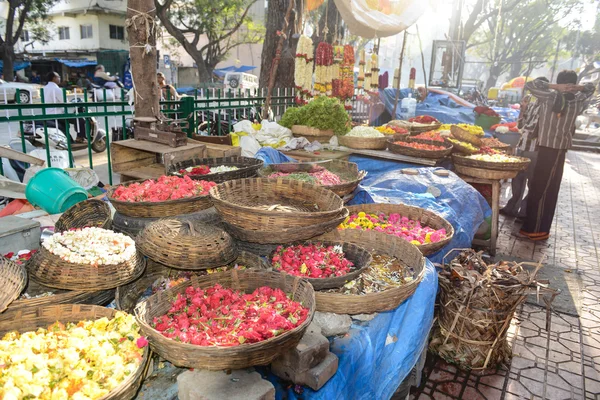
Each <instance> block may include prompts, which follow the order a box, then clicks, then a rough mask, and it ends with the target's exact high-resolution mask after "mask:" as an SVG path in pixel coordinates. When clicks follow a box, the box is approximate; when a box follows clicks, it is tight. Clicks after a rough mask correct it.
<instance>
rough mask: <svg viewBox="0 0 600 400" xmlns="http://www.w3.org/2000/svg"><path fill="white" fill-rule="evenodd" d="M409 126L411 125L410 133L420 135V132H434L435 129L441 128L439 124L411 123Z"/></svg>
mask: <svg viewBox="0 0 600 400" xmlns="http://www.w3.org/2000/svg"><path fill="white" fill-rule="evenodd" d="M410 124H411V125H410V132H411V133H422V132H428V131H435V130H436V129H440V127H441V126H442V124H440V123H435V124H419V123H417V122H411V123H410Z"/></svg>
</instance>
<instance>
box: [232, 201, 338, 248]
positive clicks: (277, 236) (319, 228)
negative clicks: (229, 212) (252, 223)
mask: <svg viewBox="0 0 600 400" xmlns="http://www.w3.org/2000/svg"><path fill="white" fill-rule="evenodd" d="M346 217H348V209H346V208H343V209H342V211H341V212H340V213H339V214H338V215H337V216H336V217H335V218H332V219H330V220H327V221H326V222H323V223H320V224H315V225H310V226H303V227H298V228H287V229H281V230H274V231H269V230H262V229H257V230H254V229H242V228H239V227H237V226H234V225H229V224H227V223H225V224H224V225H225V230H227V232H229V233H230V234H231V236H233V237H235V238H236V239H238V240H242V241H244V242H251V243H259V244H279V243H290V242H295V241H298V240H308V239H311V238H313V237H315V236H318V235H321V234H323V233H325V232H329V231H331V230H332V229H335V228H336V227H337V226H338V225H339V224H341V223H342V222H344V220H345V219H346Z"/></svg>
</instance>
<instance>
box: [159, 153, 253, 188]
mask: <svg viewBox="0 0 600 400" xmlns="http://www.w3.org/2000/svg"><path fill="white" fill-rule="evenodd" d="M263 164H264V162H263V161H262V160H259V159H257V158H250V157H238V156H234V157H220V158H193V159H191V160H186V161H181V162H178V163H175V164H173V165H171V166H170V167H169V169H168V171H167V172H168V173H169V175H178V176H181V175H180V174H179V170H180V169H185V168H189V167H194V166H197V165H208V166H209V167H217V166H221V165H224V166H227V167H238V169H236V170H235V171H227V172H217V173H214V174H207V175H188V176H189V177H190V178H192V179H195V180H199V181H211V182H216V183H221V182H225V181H230V180H233V179H242V178H252V177H254V176H256V174H257V172H258V170H259V169H260V168H262V166H263Z"/></svg>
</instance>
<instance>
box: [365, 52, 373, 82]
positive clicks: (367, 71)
mask: <svg viewBox="0 0 600 400" xmlns="http://www.w3.org/2000/svg"><path fill="white" fill-rule="evenodd" d="M372 65H373V61H371V58H369V59H368V60H367V64H366V68H365V90H370V89H371V76H372V75H373V73H372V72H371V66H372Z"/></svg>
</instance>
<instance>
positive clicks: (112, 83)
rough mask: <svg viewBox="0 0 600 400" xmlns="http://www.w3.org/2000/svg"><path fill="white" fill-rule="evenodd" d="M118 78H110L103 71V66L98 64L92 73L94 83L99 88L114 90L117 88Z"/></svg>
mask: <svg viewBox="0 0 600 400" xmlns="http://www.w3.org/2000/svg"><path fill="white" fill-rule="evenodd" d="M117 80H118V78H116V77H114V76H110V75H108V74H107V73H106V71H105V70H104V65H102V64H98V65H97V66H96V72H95V73H94V83H95V84H96V85H98V86H100V87H105V88H107V89H114V88H116V87H117Z"/></svg>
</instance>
